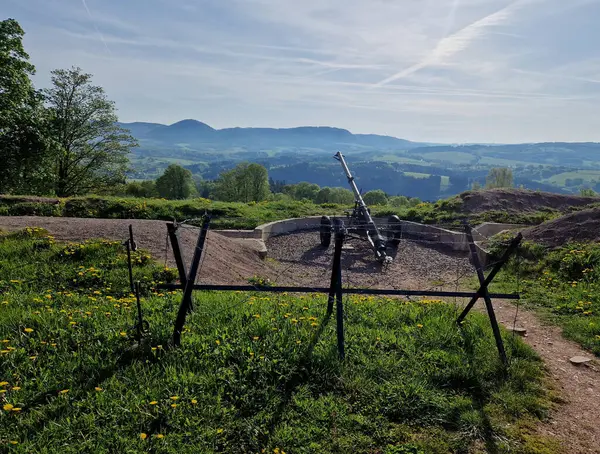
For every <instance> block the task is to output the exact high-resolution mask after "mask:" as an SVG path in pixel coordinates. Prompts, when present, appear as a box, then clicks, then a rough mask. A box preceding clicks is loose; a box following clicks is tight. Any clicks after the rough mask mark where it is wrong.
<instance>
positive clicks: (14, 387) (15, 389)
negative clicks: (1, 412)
mask: <svg viewBox="0 0 600 454" xmlns="http://www.w3.org/2000/svg"><path fill="white" fill-rule="evenodd" d="M20 389H21V387H20V386H13V387H12V390H13V391H18V390H20Z"/></svg>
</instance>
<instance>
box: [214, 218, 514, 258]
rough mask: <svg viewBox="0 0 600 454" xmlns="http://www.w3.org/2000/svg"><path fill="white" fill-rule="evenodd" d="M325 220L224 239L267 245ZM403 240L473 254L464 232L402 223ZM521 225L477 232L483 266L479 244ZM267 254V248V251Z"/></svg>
mask: <svg viewBox="0 0 600 454" xmlns="http://www.w3.org/2000/svg"><path fill="white" fill-rule="evenodd" d="M374 221H375V223H376V224H378V223H379V224H382V225H383V224H387V218H375V219H374ZM320 223H321V216H309V217H305V218H292V219H284V220H281V221H275V222H269V223H267V224H263V225H259V226H258V227H256V228H255V229H254V230H221V231H219V233H221V234H222V235H226V236H230V237H233V238H240V239H248V240H252V241H259V242H261V243H263V244H264V242H265V241H266V240H268V239H269V238H270V237H272V236H275V235H283V234H287V233H293V232H299V231H303V230H315V229H318V228H319V225H320ZM401 223H402V237H403V238H406V239H411V240H417V241H421V242H423V244H425V245H426V246H430V247H443V248H447V249H451V250H453V251H463V252H468V251H469V243H468V241H467V235H466V234H465V233H464V232H455V231H453V230H448V229H443V228H440V227H436V226H433V225H427V224H419V223H418V222H411V221H401ZM522 227H523V225H519V224H498V223H493V222H487V223H484V224H481V225H479V226H478V227H476V228H474V229H473V237H474V238H475V246H476V247H477V253H478V255H479V259H480V260H481V262H482V264H484V265H485V264H486V263H487V262H488V259H489V257H488V253H487V252H486V251H485V249H483V248H482V247H481V246H480V245H479V244H478V241H483V240H485V239H487V238H488V237H490V236H492V235H495V234H496V233H499V232H502V231H504V230H510V229H517V228H522ZM264 250H265V251H266V246H265V248H264Z"/></svg>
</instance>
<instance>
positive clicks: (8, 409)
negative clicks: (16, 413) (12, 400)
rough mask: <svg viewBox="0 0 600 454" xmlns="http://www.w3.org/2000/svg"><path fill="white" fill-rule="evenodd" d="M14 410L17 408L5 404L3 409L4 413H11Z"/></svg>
mask: <svg viewBox="0 0 600 454" xmlns="http://www.w3.org/2000/svg"><path fill="white" fill-rule="evenodd" d="M13 408H15V407H14V406H13V405H12V404H4V406H3V407H2V409H3V410H4V411H11V410H12V409H13Z"/></svg>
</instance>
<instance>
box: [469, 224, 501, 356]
mask: <svg viewBox="0 0 600 454" xmlns="http://www.w3.org/2000/svg"><path fill="white" fill-rule="evenodd" d="M465 233H466V234H467V240H468V242H469V249H470V251H471V257H472V259H473V265H474V266H475V270H476V271H477V277H478V278H479V285H480V288H482V289H483V291H482V296H483V300H484V301H485V307H486V309H487V313H488V316H489V317H490V323H491V325H492V331H493V332H494V338H495V340H496V347H497V348H498V353H499V354H500V359H502V362H503V363H504V365H507V364H508V358H507V357H506V351H505V350H504V343H503V342H502V336H501V335H500V328H499V327H498V321H497V320H496V314H495V313H494V306H493V305H492V300H491V298H490V295H489V293H488V289H487V285H486V284H485V276H484V274H483V269H482V268H481V262H480V261H479V256H478V255H477V248H476V247H475V241H474V240H473V232H472V230H471V226H470V225H469V224H468V223H465Z"/></svg>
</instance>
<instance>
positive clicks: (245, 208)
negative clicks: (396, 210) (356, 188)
mask: <svg viewBox="0 0 600 454" xmlns="http://www.w3.org/2000/svg"><path fill="white" fill-rule="evenodd" d="M54 200H55V202H56V203H52V202H49V201H33V200H31V199H29V198H26V197H25V198H23V197H12V196H0V216H34V215H35V216H64V217H82V218H119V219H161V220H173V219H174V218H175V219H177V220H184V219H192V218H199V217H201V216H203V215H204V213H205V212H207V211H208V212H210V213H211V214H212V215H213V221H212V224H211V225H212V226H213V228H220V229H253V228H255V227H256V226H258V225H260V224H264V223H267V222H271V221H276V220H280V219H288V218H295V217H304V216H316V215H323V214H343V212H344V209H346V208H350V207H346V206H342V205H335V204H323V205H315V204H314V203H312V202H302V201H286V202H259V203H255V202H250V203H241V202H216V201H212V200H208V199H203V198H196V199H188V200H165V199H142V198H133V197H106V196H89V197H73V198H67V199H54Z"/></svg>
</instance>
